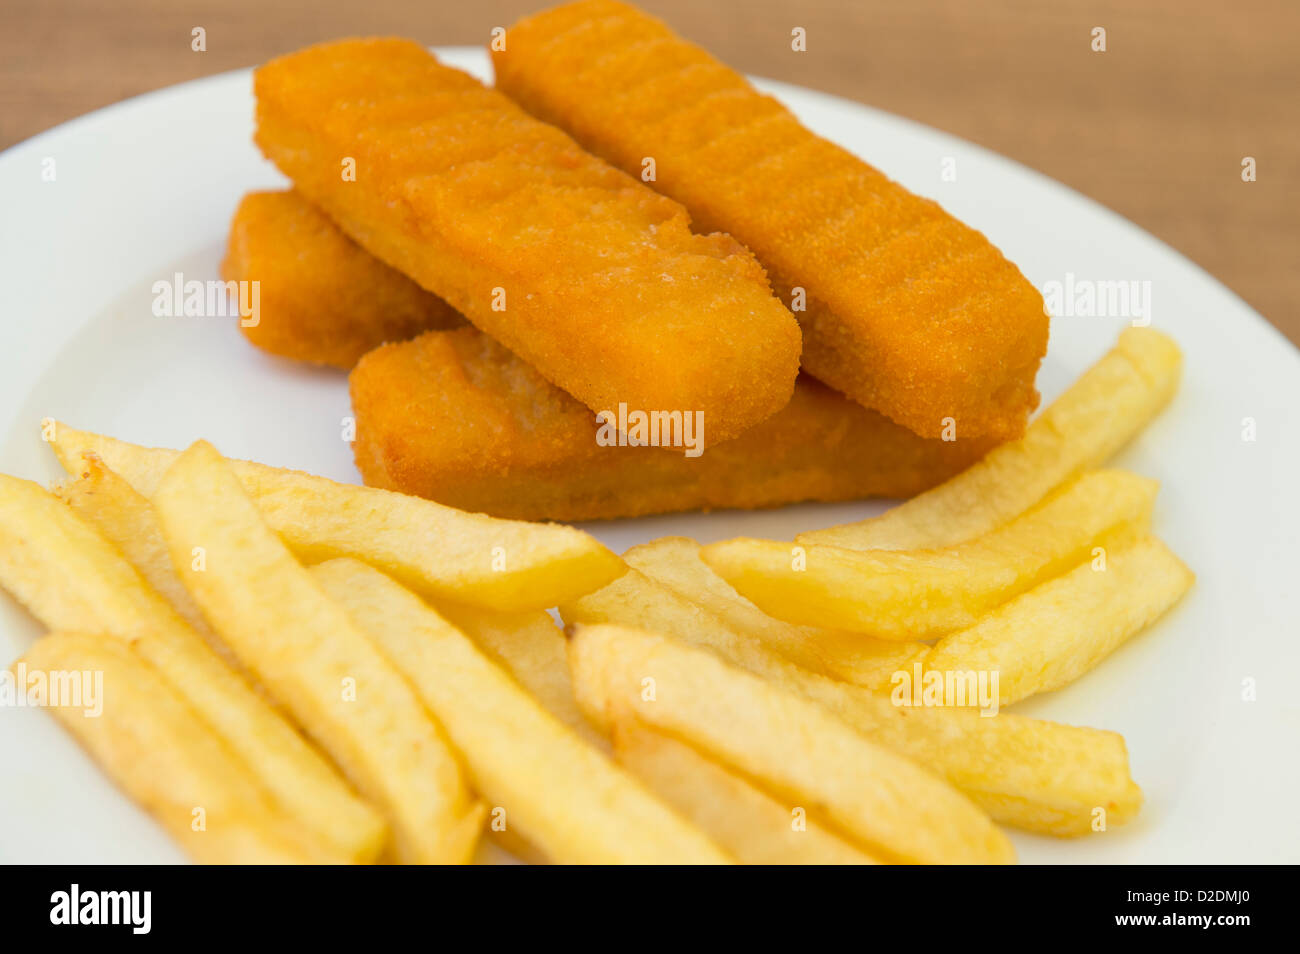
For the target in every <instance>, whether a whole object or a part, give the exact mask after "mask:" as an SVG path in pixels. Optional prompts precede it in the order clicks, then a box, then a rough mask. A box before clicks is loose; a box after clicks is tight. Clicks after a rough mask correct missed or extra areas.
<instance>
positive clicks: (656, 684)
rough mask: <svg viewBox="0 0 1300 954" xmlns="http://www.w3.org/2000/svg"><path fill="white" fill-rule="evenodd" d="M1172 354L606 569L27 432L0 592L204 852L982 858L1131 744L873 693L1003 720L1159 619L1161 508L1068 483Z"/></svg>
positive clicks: (1168, 345) (1118, 485)
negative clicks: (879, 494) (905, 480)
mask: <svg viewBox="0 0 1300 954" xmlns="http://www.w3.org/2000/svg"><path fill="white" fill-rule="evenodd" d="M1179 366H1180V357H1179V354H1178V350H1177V348H1176V347H1175V346H1174V345H1173V344H1172V342H1170V341H1169V340H1168V339H1167V338H1165V337H1164V336H1163V335H1160V334H1159V333H1157V332H1154V331H1152V330H1150V329H1130V330H1127V331H1125V332H1124V334H1123V335H1122V337H1121V339H1120V342H1119V344H1118V345H1117V347H1116V348H1115V349H1114V350H1113V351H1112V352H1110V353H1109V354H1108V355H1106V356H1105V357H1104V358H1103V359H1102V360H1101V361H1100V362H1099V363H1098V364H1097V365H1096V366H1094V367H1093V368H1092V369H1091V370H1089V371H1088V372H1087V373H1086V374H1085V375H1084V376H1083V377H1082V378H1080V379H1079V381H1078V382H1076V383H1075V385H1074V386H1073V387H1072V388H1071V389H1070V390H1069V391H1067V392H1066V394H1065V395H1064V396H1062V397H1061V398H1060V399H1059V400H1058V401H1057V402H1056V403H1055V404H1053V405H1052V407H1050V408H1049V409H1048V410H1047V411H1045V412H1044V414H1043V415H1042V416H1041V417H1040V418H1039V419H1038V420H1037V421H1035V422H1034V423H1033V424H1032V425H1031V426H1030V427H1029V430H1028V431H1027V433H1026V434H1025V436H1024V437H1023V438H1022V439H1020V440H1018V441H1015V442H1012V443H1010V444H1006V445H1003V446H1002V447H1000V448H998V449H996V450H995V451H993V452H992V453H991V454H989V455H988V456H987V457H986V458H985V459H984V460H983V461H982V462H980V463H979V464H977V465H976V466H974V467H972V468H971V469H969V470H968V471H966V472H964V473H963V474H961V475H959V476H957V477H956V478H954V479H952V480H950V481H949V482H947V483H946V484H943V485H941V486H939V487H937V488H936V489H934V490H932V491H930V492H928V493H926V494H922V495H921V496H919V497H916V498H914V499H913V500H911V501H909V502H907V503H905V504H903V505H901V506H899V507H897V508H895V509H893V510H890V511H888V512H887V513H885V514H884V515H883V516H881V517H878V518H875V519H872V520H868V521H865V522H862V523H858V524H853V525H848V526H842V527H834V528H830V529H827V530H820V531H815V532H811V533H807V534H804V535H802V536H801V537H799V538H798V539H796V540H795V541H794V542H776V541H764V540H732V541H726V542H722V543H717V544H713V545H710V546H706V547H700V546H699V545H697V544H696V543H694V542H693V541H690V540H685V539H680V538H667V539H661V540H656V541H653V542H651V543H647V544H645V545H642V546H638V547H634V548H633V549H631V550H630V551H628V553H626V554H625V555H624V557H623V559H620V558H619V557H617V556H616V555H614V554H613V553H611V552H610V551H609V550H607V549H606V548H605V547H603V546H602V545H601V544H600V543H598V542H597V541H596V540H595V539H594V538H592V537H591V536H589V535H587V534H585V533H582V532H580V531H578V530H576V529H574V528H570V527H565V526H560V525H555V524H530V523H521V522H517V521H509V520H499V519H494V518H490V517H486V516H482V515H476V514H469V513H463V512H460V511H457V510H453V509H451V508H448V507H444V506H441V505H439V504H436V503H432V502H429V501H425V500H420V499H416V498H412V497H406V496H403V495H400V494H396V493H391V492H388V491H383V490H375V489H367V488H363V487H356V486H349V485H343V484H338V483H334V482H332V481H328V480H325V479H323V478H319V477H313V476H310V475H307V474H302V473H297V472H293V471H287V470H280V469H276V468H271V467H266V466H263V465H259V464H253V463H245V462H239V461H232V460H227V459H225V458H223V457H221V456H220V455H219V454H218V453H217V451H216V450H215V449H213V448H212V447H211V446H210V445H208V444H206V443H204V442H202V441H200V442H198V443H196V444H194V445H192V446H191V447H189V448H188V449H187V450H185V451H183V452H178V451H171V450H155V449H149V448H144V447H139V446H136V445H133V444H129V443H125V442H122V441H119V440H115V439H113V438H109V437H105V436H102V435H97V434H91V433H86V432H82V431H77V430H74V429H72V428H70V427H66V426H64V425H61V424H55V425H54V426H53V427H52V428H51V429H49V437H50V443H51V445H52V447H53V449H54V451H55V453H56V454H57V456H58V458H59V460H60V462H61V463H62V464H63V466H64V467H65V469H66V470H67V471H68V473H69V475H70V477H69V480H67V481H65V482H64V483H62V484H60V485H59V486H57V487H56V488H55V490H54V491H53V492H50V491H47V490H45V489H44V488H42V487H40V486H38V485H36V484H34V483H31V482H28V481H24V480H19V479H16V478H13V477H8V476H3V475H0V585H2V586H3V587H4V588H5V589H7V590H8V591H10V592H11V593H12V594H13V595H14V596H15V597H17V599H18V600H19V601H20V602H21V603H22V604H23V605H25V606H26V607H27V608H28V609H29V610H30V611H31V613H32V614H33V615H34V616H35V617H36V618H37V619H38V620H40V621H41V623H42V624H43V625H44V626H45V627H46V628H47V629H48V630H49V632H48V634H47V635H45V636H43V637H42V638H41V639H39V640H38V641H37V642H36V643H35V644H34V645H33V646H32V647H31V648H30V649H29V651H28V652H27V653H26V654H25V656H24V657H23V659H22V660H21V662H22V663H23V664H24V665H25V671H27V672H32V671H45V672H58V671H65V672H66V671H87V670H92V671H97V672H102V673H103V674H104V686H105V701H104V705H103V709H102V714H100V715H99V716H98V717H93V716H91V715H87V714H86V713H85V712H84V711H83V710H82V709H79V708H76V707H73V706H68V705H57V704H55V705H51V711H52V712H53V713H54V714H55V716H56V717H57V718H58V719H59V720H60V721H61V722H62V723H63V724H64V725H65V726H66V728H67V729H68V730H69V731H70V732H71V733H72V734H73V735H74V736H75V737H76V738H77V739H78V740H79V741H80V742H81V743H82V744H83V745H84V747H85V748H86V749H87V750H88V751H89V752H90V753H91V754H92V755H93V756H94V757H95V758H96V759H97V760H98V761H99V763H100V764H101V765H102V766H103V768H104V769H105V771H106V772H108V773H109V774H110V775H111V776H112V777H113V779H114V780H115V781H116V782H117V783H118V784H119V785H120V786H121V787H122V788H123V789H124V790H125V791H126V792H127V793H128V794H129V795H130V796H131V797H133V798H134V799H135V800H136V801H137V802H138V803H140V804H141V805H142V806H143V807H144V808H146V809H147V810H148V811H150V812H151V813H153V815H154V816H155V817H156V818H157V819H158V821H159V822H160V823H161V824H162V825H163V826H164V827H165V828H166V830H167V831H169V832H170V833H171V834H172V835H173V837H174V838H175V839H176V840H177V841H178V842H179V843H180V844H181V845H182V847H183V848H184V849H185V850H186V851H187V852H188V853H189V854H190V856H191V857H193V858H194V859H196V860H198V861H201V862H211V863H225V862H239V863H313V862H316V863H368V862H375V861H382V862H400V863H460V862H466V861H470V860H472V859H474V858H475V857H480V855H479V850H480V848H481V846H482V845H483V844H493V843H494V844H496V845H498V846H500V847H502V848H504V849H505V850H507V851H509V852H511V853H513V854H514V855H516V856H518V857H521V858H525V859H529V860H537V861H550V862H556V863H599V864H604V863H621V862H630V863H677V864H680V863H728V862H742V863H757V864H791V863H820V864H853V863H895V862H905V863H915V862H926V863H995V862H1009V861H1012V860H1014V852H1013V850H1012V848H1011V844H1010V842H1009V840H1008V839H1007V837H1006V835H1005V833H1004V832H1003V830H1002V827H1001V826H1011V827H1015V828H1019V829H1023V830H1027V831H1031V832H1039V833H1045V834H1050V835H1056V836H1077V835H1086V834H1090V833H1096V832H1101V831H1105V830H1107V829H1108V828H1111V827H1114V826H1116V825H1120V824H1123V823H1124V822H1127V821H1128V820H1130V819H1132V818H1133V817H1134V816H1135V814H1136V813H1137V812H1138V810H1139V807H1140V805H1141V800H1142V794H1141V790H1140V789H1139V788H1138V786H1137V784H1136V783H1135V782H1134V781H1133V779H1132V777H1131V776H1130V773H1129V767H1128V755H1127V751H1126V748H1125V744H1124V740H1123V738H1122V737H1121V736H1119V735H1117V734H1115V733H1112V732H1107V731H1101V730H1096V729H1088V728H1078V727H1074V726H1069V725H1063V724H1058V723H1054V722H1046V721H1041V720H1035V719H1031V718H1027V717H1024V716H1020V715H1017V714H1015V713H1013V712H998V714H997V715H995V716H993V717H986V715H987V713H982V712H981V711H980V710H979V709H977V708H976V707H974V706H973V705H969V704H967V705H960V704H957V705H954V704H944V705H936V706H923V707H910V706H902V705H899V704H897V700H896V699H895V698H894V697H893V695H892V692H891V690H892V688H893V684H894V683H895V681H896V680H895V676H896V674H898V673H900V672H905V673H913V672H915V673H930V672H938V673H950V672H968V671H991V672H997V673H998V674H999V681H998V686H999V688H998V698H997V700H996V702H997V704H998V705H999V706H1010V705H1013V704H1014V703H1015V702H1017V701H1019V700H1021V699H1024V698H1026V697H1028V696H1031V695H1034V694H1036V693H1040V692H1046V691H1050V690H1052V689H1055V688H1058V687H1060V686H1063V685H1066V684H1067V683H1070V682H1072V681H1073V680H1075V679H1078V678H1079V677H1080V676H1082V675H1083V674H1085V673H1086V672H1088V671H1089V670H1090V669H1092V668H1093V667H1095V666H1096V665H1097V663H1098V662H1099V661H1100V660H1102V659H1103V658H1104V657H1105V656H1106V655H1108V654H1109V653H1110V652H1112V651H1113V650H1114V649H1115V648H1116V647H1117V646H1119V645H1120V644H1121V643H1123V642H1124V641H1125V640H1126V639H1128V638H1129V637H1131V636H1132V635H1134V634H1135V633H1137V632H1139V631H1140V630H1142V629H1143V628H1144V627H1146V626H1148V625H1149V624H1150V623H1151V622H1152V621H1154V620H1155V619H1156V618H1158V617H1159V616H1160V615H1161V614H1162V613H1164V612H1165V611H1166V610H1167V609H1169V608H1170V607H1171V606H1172V605H1173V604H1174V603H1176V602H1177V601H1178V599H1179V598H1180V597H1181V596H1182V595H1183V593H1185V592H1186V591H1187V589H1188V588H1189V587H1190V585H1191V582H1192V574H1191V573H1190V571H1189V570H1188V569H1187V568H1186V567H1185V566H1184V565H1183V564H1182V563H1181V562H1180V561H1179V560H1178V558H1177V557H1175V556H1174V555H1173V554H1172V553H1171V552H1170V551H1169V550H1168V549H1167V548H1166V547H1165V546H1164V545H1163V544H1162V543H1161V542H1160V541H1159V540H1158V539H1156V538H1155V537H1154V536H1153V535H1151V527H1150V524H1151V512H1152V504H1153V500H1154V497H1155V492H1156V485H1155V484H1154V482H1152V481H1150V480H1146V479H1144V478H1141V477H1138V476H1135V475H1132V474H1127V473H1124V472H1120V471H1110V470H1097V469H1095V468H1097V467H1099V466H1100V465H1101V464H1103V463H1104V462H1105V461H1106V459H1107V458H1109V457H1110V456H1111V455H1112V454H1113V453H1114V452H1115V451H1116V450H1117V449H1119V448H1120V447H1121V446H1122V445H1123V444H1125V443H1126V442H1127V441H1128V440H1130V439H1131V438H1132V437H1133V436H1134V435H1135V434H1137V433H1138V432H1139V431H1140V430H1141V429H1142V428H1143V427H1144V426H1145V424H1146V423H1147V422H1148V421H1150V420H1151V419H1152V418H1153V417H1154V416H1155V415H1156V414H1157V413H1158V411H1159V410H1160V409H1161V408H1162V407H1163V406H1164V405H1165V404H1166V403H1167V402H1168V401H1169V399H1170V397H1171V396H1172V395H1173V393H1174V391H1175V390H1176V388H1177V382H1178V376H1179ZM555 607H558V610H559V613H560V615H561V616H562V618H563V620H564V621H565V623H567V624H568V629H567V630H566V631H562V630H561V629H560V628H559V627H558V626H557V625H556V624H555V622H554V621H553V619H552V617H551V616H550V614H549V613H548V612H547V610H548V609H549V608H555ZM566 634H567V639H566ZM15 671H17V669H16V668H15Z"/></svg>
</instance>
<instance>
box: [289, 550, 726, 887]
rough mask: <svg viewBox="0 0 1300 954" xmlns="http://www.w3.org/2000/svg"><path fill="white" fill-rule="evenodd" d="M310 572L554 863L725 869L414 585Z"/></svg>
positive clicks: (346, 568) (333, 571)
mask: <svg viewBox="0 0 1300 954" xmlns="http://www.w3.org/2000/svg"><path fill="white" fill-rule="evenodd" d="M312 574H313V576H315V578H316V580H317V581H318V582H319V583H320V584H321V585H322V586H323V587H324V589H325V591H326V592H327V593H329V594H330V596H331V597H332V598H333V599H334V600H335V601H336V602H338V603H339V605H341V606H342V607H343V608H344V609H345V610H346V611H347V612H348V613H349V614H350V615H351V616H352V618H353V620H354V621H355V622H356V624H357V625H358V626H361V627H363V628H364V629H365V630H366V632H367V633H368V634H369V636H370V638H371V639H372V640H373V641H374V642H375V644H376V645H377V646H378V647H379V648H380V650H381V651H382V652H383V653H384V655H385V656H387V658H388V659H389V661H390V662H391V663H392V664H393V665H394V666H395V667H397V669H398V670H399V671H400V672H401V673H402V674H403V675H404V676H405V677H406V678H407V679H408V680H409V681H410V682H411V684H412V685H414V686H415V689H416V691H417V692H418V693H419V694H420V698H421V699H422V700H423V701H424V703H425V705H427V706H428V707H429V709H430V710H431V711H432V712H433V713H434V714H435V715H436V716H437V717H438V719H439V721H440V722H441V724H442V725H443V726H444V727H445V728H446V730H447V734H448V735H449V736H450V738H451V741H452V744H453V745H454V746H455V747H456V749H457V750H458V751H459V752H460V755H461V757H462V758H463V759H464V761H465V765H466V766H467V768H468V770H469V773H470V776H471V777H472V778H473V782H474V785H475V787H476V788H477V789H478V791H479V794H480V795H481V796H482V797H483V798H484V799H486V800H487V802H488V803H489V804H490V805H491V806H492V807H493V816H494V819H495V818H503V819H504V821H505V823H506V825H507V826H513V827H514V828H515V829H516V830H517V831H518V832H519V833H520V834H521V835H522V837H523V838H524V839H525V840H526V841H527V842H528V843H529V844H530V845H535V846H536V847H537V848H538V849H540V850H541V851H542V852H543V853H544V854H546V856H547V857H549V858H550V859H551V860H553V861H555V862H558V863H560V864H690V863H697V864H724V863H727V862H728V859H727V858H726V856H725V855H723V853H722V852H721V851H719V850H718V848H716V847H715V846H714V845H713V844H712V843H711V842H710V841H709V839H708V838H707V837H706V836H705V835H704V833H703V832H701V831H700V830H699V829H697V828H695V826H693V825H691V824H689V823H687V822H686V821H684V820H683V819H682V818H680V817H678V816H677V815H676V814H674V813H673V812H672V811H671V810H670V809H669V808H668V807H667V806H666V805H664V804H663V803H662V802H660V801H659V800H658V799H657V798H655V797H654V796H652V795H651V794H650V793H649V792H647V791H646V790H645V789H644V788H643V787H642V786H641V785H640V784H639V783H637V782H636V781H635V780H634V779H633V778H632V777H631V776H630V775H628V774H627V773H625V772H623V771H622V770H621V769H619V768H618V767H617V766H616V765H615V764H614V763H613V762H611V761H610V760H609V758H608V757H606V756H605V755H604V754H603V753H601V752H598V751H596V750H595V749H593V748H592V747H591V746H589V745H587V744H586V743H585V742H583V741H582V739H580V738H579V737H578V736H577V735H575V734H574V733H573V732H571V731H570V730H569V729H568V728H566V727H565V726H564V725H562V724H561V723H560V722H559V721H558V720H557V719H555V718H554V717H553V716H552V715H550V714H549V713H548V712H547V711H546V710H545V709H544V708H542V706H541V705H540V704H539V703H538V702H537V701H536V700H535V699H533V698H532V697H531V696H529V695H528V693H526V692H524V691H523V690H522V689H521V688H520V687H519V685H518V684H517V683H515V681H514V680H512V679H511V678H510V677H509V676H508V675H507V674H506V673H505V672H503V671H502V670H501V669H500V668H498V667H497V666H496V665H495V664H494V663H493V662H492V661H491V660H490V659H488V658H487V657H486V656H485V655H484V654H483V653H481V652H479V651H478V649H476V648H475V646H474V644H473V642H472V641H471V640H470V639H469V638H468V637H466V636H465V635H464V634H463V633H461V632H460V631H459V630H457V629H456V628H455V627H454V626H452V625H451V624H450V623H448V622H447V621H446V620H444V619H443V618H442V617H441V616H439V615H438V614H437V613H436V612H434V610H432V609H431V608H430V607H428V606H426V605H425V604H424V603H422V602H420V600H419V598H418V597H416V596H415V595H414V594H413V593H411V592H410V591H409V590H405V589H403V588H402V587H401V586H400V585H399V584H398V583H396V582H394V581H393V580H391V579H389V578H388V577H386V576H384V575H383V574H382V573H380V572H379V571H378V570H375V569H373V568H372V567H369V566H366V565H365V564H364V563H359V562H357V561H355V560H331V561H330V562H328V563H322V564H321V565H320V566H317V567H315V568H313V570H312ZM498 812H500V813H501V814H498Z"/></svg>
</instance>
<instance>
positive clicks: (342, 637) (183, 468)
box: [153, 441, 483, 863]
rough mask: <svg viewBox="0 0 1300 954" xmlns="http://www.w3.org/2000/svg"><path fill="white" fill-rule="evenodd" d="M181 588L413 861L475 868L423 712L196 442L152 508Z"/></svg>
mask: <svg viewBox="0 0 1300 954" xmlns="http://www.w3.org/2000/svg"><path fill="white" fill-rule="evenodd" d="M153 502H154V507H155V508H156V509H157V512H158V520H159V522H160V523H161V524H162V529H163V537H164V538H165V539H166V541H167V546H168V550H169V551H170V553H171V555H172V562H173V563H174V564H175V565H176V567H177V570H178V572H179V574H180V577H181V581H182V582H183V583H184V584H185V586H186V588H187V589H188V590H189V591H190V593H191V594H192V595H193V596H194V598H195V600H196V601H197V602H198V604H199V606H200V607H201V608H202V609H203V615H204V616H206V617H207V619H208V621H209V623H211V625H212V628H213V629H214V630H215V631H216V632H217V633H218V635H220V637H221V638H222V640H224V641H225V642H226V644H227V645H229V646H230V648H231V649H232V650H233V651H234V653H235V655H236V656H238V657H239V659H240V660H241V661H242V662H243V663H244V665H245V666H247V667H248V669H249V670H250V671H252V672H253V673H254V674H255V675H256V676H257V678H258V679H259V680H260V681H261V682H262V684H263V685H264V686H266V688H267V690H268V691H269V692H270V693H271V694H272V695H273V696H274V697H275V698H276V699H277V700H278V701H279V702H280V703H281V704H282V705H283V706H284V707H285V708H286V709H287V710H288V711H289V712H290V713H292V714H293V717H294V718H295V719H296V720H297V721H298V723H299V724H300V725H302V726H303V728H304V729H305V730H306V731H307V733H308V735H310V736H311V737H312V738H314V739H315V740H316V742H317V743H318V744H319V745H320V746H321V748H322V749H323V750H324V751H325V752H327V753H328V754H329V755H330V756H331V757H332V758H333V759H334V761H335V762H336V763H337V764H338V765H339V766H340V767H341V768H342V769H343V771H344V773H345V774H346V775H347V776H348V777H349V778H350V779H351V780H352V781H353V783H354V784H355V785H356V786H357V788H358V789H359V790H360V791H361V792H363V793H364V794H366V795H367V796H368V797H369V798H370V799H371V800H372V801H374V803H375V804H376V805H378V806H379V807H380V808H381V810H382V811H383V812H384V813H385V815H386V816H387V817H388V819H389V822H390V823H391V824H392V826H393V830H394V834H395V841H396V847H397V851H398V855H399V857H400V858H401V859H402V860H404V861H408V862H424V863H458V862H464V861H466V860H468V859H469V857H470V856H471V855H472V854H473V851H474V845H475V842H477V841H478V836H479V831H480V828H481V826H482V821H483V807H482V806H481V805H478V804H475V803H474V802H473V800H472V799H471V798H470V796H469V793H468V791H467V789H466V787H465V784H464V780H463V778H462V777H461V771H460V767H459V765H458V764H457V762H456V758H455V755H454V754H453V753H452V752H451V750H450V749H449V748H448V746H447V745H446V743H445V742H444V741H443V739H442V738H441V736H440V734H439V731H438V726H437V725H436V724H435V723H434V722H433V720H432V719H431V718H430V716H429V715H428V713H426V712H425V711H424V707H423V706H422V705H421V704H420V700H419V699H418V698H416V695H415V693H414V692H413V691H412V689H411V687H410V686H409V685H407V683H406V681H405V680H404V679H403V678H402V676H401V675H400V674H399V673H398V672H397V671H396V670H394V669H393V667H392V666H391V665H390V664H389V663H388V662H387V660H385V659H384V657H383V656H382V655H381V654H380V653H379V651H378V650H376V649H375V647H374V646H373V645H372V644H371V642H370V640H369V639H368V638H367V637H366V636H365V635H364V634H363V633H362V632H361V630H360V629H358V628H357V627H356V625H355V624H354V623H353V622H352V620H351V619H350V618H349V617H348V615H347V613H346V612H344V611H343V609H342V608H341V607H339V606H338V605H337V604H336V603H334V602H333V601H332V600H330V599H329V598H328V597H327V596H326V595H325V593H324V592H323V591H322V590H321V588H320V586H319V584H317V583H316V581H315V580H314V579H313V577H312V575H311V573H310V572H308V571H307V570H306V569H305V568H304V567H303V566H302V565H300V564H299V563H298V561H297V560H296V559H294V556H293V554H292V553H290V552H289V550H288V548H287V547H286V546H285V545H284V543H283V542H282V541H281V540H280V538H279V537H277V536H276V535H275V532H274V531H273V530H271V528H270V527H269V526H267V524H266V523H265V522H264V521H263V519H262V516H261V514H260V513H259V512H258V509H257V506H256V505H255V504H254V503H253V501H252V499H251V498H250V497H249V495H248V494H247V493H245V491H244V489H243V488H242V487H241V486H240V483H239V479H238V478H237V477H236V476H235V474H234V471H233V469H232V468H231V467H230V466H229V465H228V464H227V463H226V461H225V459H224V458H222V457H221V455H219V454H218V453H217V452H216V450H215V449H214V448H213V447H212V446H211V445H210V444H207V443H206V442H203V441H199V442H197V443H195V444H194V445H192V446H191V447H190V448H189V449H188V450H187V451H185V452H184V453H183V454H181V455H180V456H179V457H177V458H176V462H175V463H174V464H172V466H171V468H170V469H169V470H168V471H167V473H166V474H165V475H164V476H163V478H162V479H161V480H160V481H159V482H158V486H157V489H156V490H155V491H154V495H153Z"/></svg>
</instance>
